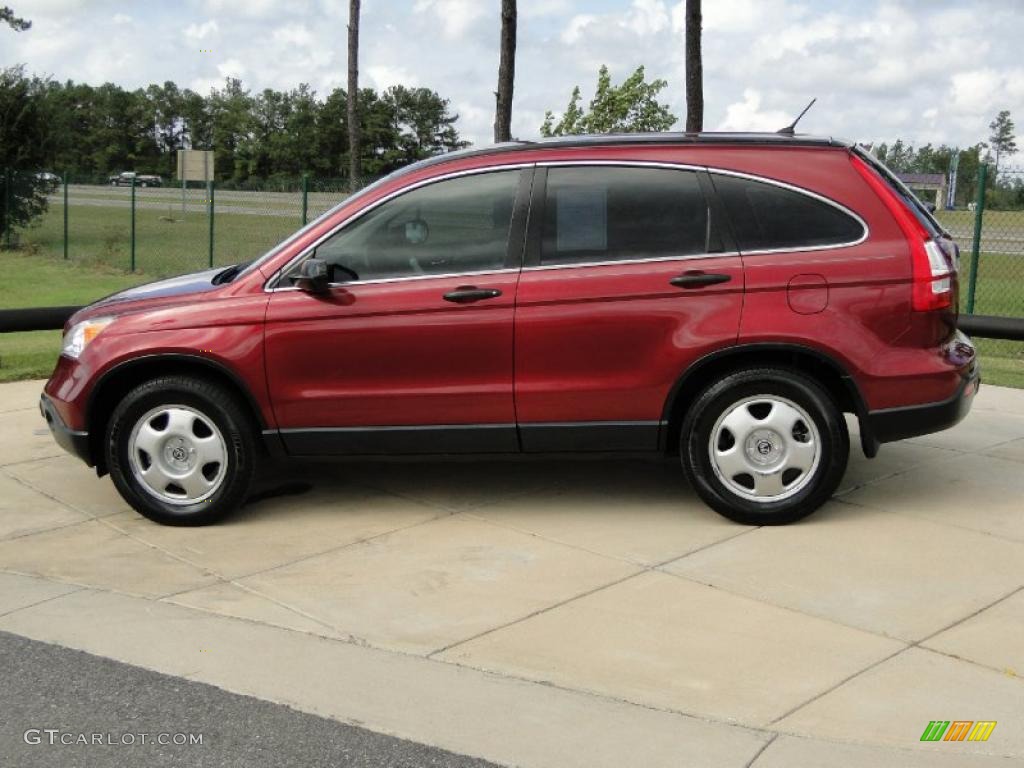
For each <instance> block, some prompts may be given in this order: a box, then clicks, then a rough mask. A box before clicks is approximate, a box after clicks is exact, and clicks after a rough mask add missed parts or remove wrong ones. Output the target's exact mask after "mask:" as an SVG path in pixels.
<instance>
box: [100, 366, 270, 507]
mask: <svg viewBox="0 0 1024 768" xmlns="http://www.w3.org/2000/svg"><path fill="white" fill-rule="evenodd" d="M106 450H107V466H108V467H109V469H110V476H111V478H112V479H113V481H114V485H115V486H116V487H117V490H118V491H119V492H120V494H121V496H122V497H123V498H124V499H125V501H127V502H128V503H129V504H131V506H132V507H133V508H134V509H135V510H136V511H137V512H139V513H140V514H142V515H144V516H146V517H148V518H149V519H150V520H154V521H156V522H158V523H164V524H167V525H204V524H207V523H212V522H216V521H217V520H220V519H222V518H223V517H224V516H225V515H227V514H229V513H230V512H232V511H234V510H235V509H237V508H238V507H239V506H240V505H241V504H242V502H244V501H245V498H246V495H247V493H248V490H249V486H250V484H251V482H252V476H253V471H254V462H255V459H256V442H255V436H254V431H253V427H252V424H251V421H250V419H249V418H248V415H247V414H246V412H245V410H244V409H243V408H242V407H241V406H240V405H239V403H238V402H237V400H236V399H235V398H234V397H233V396H232V395H231V393H229V392H227V391H226V390H225V389H224V388H222V387H221V386H219V385H217V384H216V383H214V382H210V381H207V380H204V379H200V378H193V377H189V376H167V377H163V378H159V379H154V380H152V381H148V382H146V383H145V384H142V385H140V386H138V387H136V388H135V389H133V390H132V391H131V392H129V393H128V395H127V396H126V397H125V398H124V399H123V400H122V401H121V403H120V404H119V405H118V406H117V408H116V409H115V410H114V413H113V415H112V416H111V419H110V423H109V425H108V429H107V439H106Z"/></svg>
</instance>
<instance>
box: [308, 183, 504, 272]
mask: <svg viewBox="0 0 1024 768" xmlns="http://www.w3.org/2000/svg"><path fill="white" fill-rule="evenodd" d="M519 173H520V172H519V171H518V170H511V171H493V172H488V173H479V174H474V175H471V176H462V177H459V178H455V179H448V180H446V181H439V182H436V183H434V184H428V185H426V186H424V187H420V188H419V189H415V190H413V191H412V192H408V193H406V194H404V195H400V196H399V197H396V198H394V199H393V200H389V201H388V202H386V203H383V204H382V205H380V206H378V207H377V208H374V209H373V210H371V211H370V212H369V213H366V214H365V215H363V216H361V217H360V218H358V219H356V220H355V221H354V222H352V224H350V225H349V226H346V227H345V228H344V229H342V230H341V231H340V232H338V233H337V234H335V235H334V236H333V237H331V238H330V239H328V240H325V241H324V242H323V243H321V244H320V245H319V246H318V247H317V249H316V252H315V253H314V255H315V256H316V257H317V258H319V259H323V260H324V261H325V262H327V268H328V277H329V279H330V281H331V282H348V281H352V280H380V279H383V278H396V277H414V276H416V275H441V274H450V273H463V272H478V271H486V270H491V269H501V268H503V267H504V266H505V254H506V250H507V247H508V233H509V228H510V226H511V223H512V209H513V207H514V205H515V198H516V190H517V188H518V186H519Z"/></svg>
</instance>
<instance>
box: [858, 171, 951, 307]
mask: <svg viewBox="0 0 1024 768" xmlns="http://www.w3.org/2000/svg"><path fill="white" fill-rule="evenodd" d="M850 159H851V162H852V163H853V166H854V168H856V169H857V171H858V172H859V173H860V175H861V176H863V177H864V180H865V181H866V182H867V183H868V185H869V186H870V187H871V188H872V189H873V190H874V191H875V193H876V194H877V195H878V196H879V197H880V198H881V200H882V202H883V203H885V206H886V208H888V209H889V211H890V213H892V215H893V217H894V218H895V219H896V222H897V223H898V224H899V225H900V229H901V230H903V235H904V236H905V237H906V238H907V243H908V244H909V245H910V254H911V265H912V274H913V300H912V305H913V308H914V311H916V312H929V311H932V310H937V309H948V308H949V307H952V306H953V299H954V295H955V294H954V292H953V278H954V276H955V275H956V268H955V264H956V258H955V256H954V255H951V254H949V253H948V252H947V250H946V249H947V248H949V249H955V248H956V246H955V245H951V244H950V245H947V244H946V243H944V242H940V241H938V240H935V239H934V238H933V237H932V235H931V233H930V232H929V231H928V230H927V229H926V228H925V226H924V225H923V224H922V223H921V222H920V221H919V220H918V218H917V216H915V215H914V212H913V211H912V210H910V208H909V206H908V205H907V203H906V202H904V201H903V200H902V199H901V198H900V197H899V196H898V195H897V194H896V193H895V192H894V191H893V190H892V189H891V188H890V187H889V185H888V184H887V183H886V182H885V180H884V179H882V178H881V177H880V176H879V175H878V174H877V173H875V172H874V170H872V169H871V168H870V167H869V166H868V164H867V163H865V162H864V161H863V160H861V159H860V158H859V157H857V156H856V155H853V156H852V157H851V158H850ZM954 254H955V251H954Z"/></svg>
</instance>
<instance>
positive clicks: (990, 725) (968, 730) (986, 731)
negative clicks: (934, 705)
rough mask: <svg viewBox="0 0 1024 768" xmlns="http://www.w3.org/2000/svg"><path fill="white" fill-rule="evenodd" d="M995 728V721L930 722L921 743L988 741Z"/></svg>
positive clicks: (922, 735)
mask: <svg viewBox="0 0 1024 768" xmlns="http://www.w3.org/2000/svg"><path fill="white" fill-rule="evenodd" d="M995 727H996V721H995V720H978V721H974V720H954V721H953V722H950V721H949V720H932V721H931V722H929V723H928V727H927V728H925V729H924V733H922V734H921V741H988V737H989V736H991V735H992V731H994V730H995Z"/></svg>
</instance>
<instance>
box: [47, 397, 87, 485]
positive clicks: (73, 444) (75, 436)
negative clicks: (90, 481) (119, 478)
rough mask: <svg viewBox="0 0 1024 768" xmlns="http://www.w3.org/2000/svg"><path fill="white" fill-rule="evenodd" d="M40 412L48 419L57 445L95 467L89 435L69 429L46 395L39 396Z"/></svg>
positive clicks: (48, 424)
mask: <svg viewBox="0 0 1024 768" xmlns="http://www.w3.org/2000/svg"><path fill="white" fill-rule="evenodd" d="M39 412H40V413H42V414H43V418H44V419H46V424H47V426H48V427H49V428H50V432H51V433H52V434H53V439H54V440H56V441H57V445H59V446H60V447H61V448H63V449H64V450H65V451H67V452H68V453H70V454H71V455H72V456H77V457H78V458H80V459H81V460H82V461H84V462H85V463H86V464H88V465H89V466H90V467H91V466H93V464H94V462H93V461H92V455H91V453H90V451H89V433H88V432H80V431H78V430H76V429H71V428H70V427H68V425H67V424H65V423H64V420H63V419H62V418H61V417H60V413H58V412H57V409H56V408H55V407H54V405H53V402H52V401H51V400H50V398H49V397H47V396H46V395H45V394H42V395H40V396H39Z"/></svg>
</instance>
